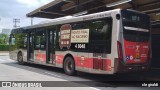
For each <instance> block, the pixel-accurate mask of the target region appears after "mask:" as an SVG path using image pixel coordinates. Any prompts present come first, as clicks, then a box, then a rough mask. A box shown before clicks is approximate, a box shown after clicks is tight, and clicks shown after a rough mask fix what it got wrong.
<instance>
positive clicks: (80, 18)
mask: <svg viewBox="0 0 160 90" xmlns="http://www.w3.org/2000/svg"><path fill="white" fill-rule="evenodd" d="M119 11H120V9H114V10H109V11H104V12H99V13H94V14H88V15H83V16H77V17H74V16H73V17H71V18H64V19H60V20H56V19H53V21H51V22H47V23H43V24H36V25H32V26H26V27H21V28H17V29H32V28H40V27H47V26H52V25H58V24H65V23H71V22H76V21H84V20H91V19H98V18H103V17H109V16H111V12H119ZM54 20H55V21H54Z"/></svg>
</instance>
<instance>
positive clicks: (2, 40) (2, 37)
mask: <svg viewBox="0 0 160 90" xmlns="http://www.w3.org/2000/svg"><path fill="white" fill-rule="evenodd" d="M8 41H9V37H8V35H7V34H0V44H7V43H8Z"/></svg>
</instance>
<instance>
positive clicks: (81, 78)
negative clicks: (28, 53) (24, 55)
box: [0, 56, 160, 90]
mask: <svg viewBox="0 0 160 90" xmlns="http://www.w3.org/2000/svg"><path fill="white" fill-rule="evenodd" d="M159 75H160V74H159ZM159 75H158V76H159ZM155 76H156V75H155ZM147 77H150V74H149V75H148V74H147V75H146V73H138V74H119V75H93V74H87V73H82V72H78V75H77V76H68V75H66V74H64V71H63V69H59V68H54V67H47V66H42V65H35V64H25V65H18V64H17V62H16V61H13V60H11V59H9V57H8V56H0V81H56V82H53V83H52V84H55V85H56V84H62V85H59V87H52V88H50V87H46V88H44V87H43V88H30V89H31V90H32V89H33V90H50V89H51V90H53V88H54V89H60V90H67V89H68V90H72V89H73V90H75V89H77V90H81V89H83V90H101V89H102V90H160V88H155V87H152V88H147V87H126V86H127V84H125V83H127V82H129V83H130V81H135V82H133V83H136V82H138V81H148V80H149V79H148V78H147ZM158 78H159V77H156V78H154V79H153V81H154V80H155V79H156V80H158ZM58 81H62V82H58ZM77 81H78V82H77ZM111 81H114V82H111ZM150 81H152V80H150ZM122 83H123V84H122ZM64 84H70V86H72V85H73V87H70V86H68V87H65V85H64ZM131 84H132V83H131ZM121 85H122V86H121ZM77 86H78V87H77ZM6 89H7V90H14V89H15V90H22V88H4V87H2V88H0V90H6ZM25 89H26V90H28V88H23V90H25Z"/></svg>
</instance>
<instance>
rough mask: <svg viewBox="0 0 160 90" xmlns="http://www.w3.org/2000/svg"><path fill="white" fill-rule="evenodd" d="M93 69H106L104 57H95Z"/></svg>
mask: <svg viewBox="0 0 160 90" xmlns="http://www.w3.org/2000/svg"><path fill="white" fill-rule="evenodd" d="M93 69H98V70H106V62H105V60H104V59H98V58H93Z"/></svg>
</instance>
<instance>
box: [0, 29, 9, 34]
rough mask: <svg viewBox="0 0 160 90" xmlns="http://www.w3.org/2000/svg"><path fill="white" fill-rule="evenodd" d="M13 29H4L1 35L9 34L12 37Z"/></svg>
mask: <svg viewBox="0 0 160 90" xmlns="http://www.w3.org/2000/svg"><path fill="white" fill-rule="evenodd" d="M10 33H11V29H2V32H1V33H0V34H7V35H10Z"/></svg>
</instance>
